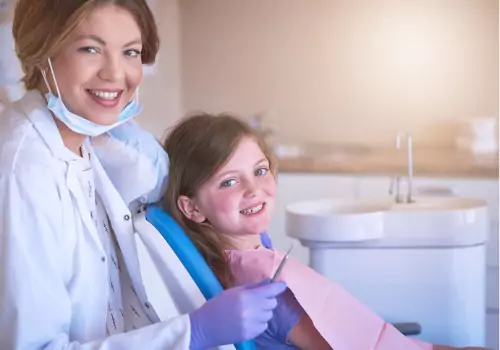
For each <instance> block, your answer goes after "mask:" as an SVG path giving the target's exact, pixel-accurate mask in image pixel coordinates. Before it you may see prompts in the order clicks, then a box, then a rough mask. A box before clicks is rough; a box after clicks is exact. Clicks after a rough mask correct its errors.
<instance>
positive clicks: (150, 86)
mask: <svg viewBox="0 0 500 350" xmlns="http://www.w3.org/2000/svg"><path fill="white" fill-rule="evenodd" d="M149 3H150V6H151V9H152V11H153V12H154V15H155V18H156V21H157V23H158V26H159V35H160V40H161V45H160V52H159V55H158V58H157V61H156V64H155V65H154V66H153V67H152V69H147V68H146V69H145V74H144V79H143V82H142V85H141V86H140V88H139V99H140V101H141V103H143V105H144V111H143V113H142V115H141V116H140V117H139V118H138V121H139V122H140V123H141V124H142V125H143V126H144V127H145V128H147V129H148V130H149V131H151V132H153V134H154V135H155V136H156V137H158V138H161V137H162V136H163V135H164V134H165V131H166V129H167V128H168V127H170V126H171V125H172V124H173V123H174V122H175V121H176V120H177V119H178V118H179V117H180V116H181V115H182V95H181V94H182V91H181V85H182V84H181V57H180V32H179V30H180V14H179V1H178V0H156V1H149Z"/></svg>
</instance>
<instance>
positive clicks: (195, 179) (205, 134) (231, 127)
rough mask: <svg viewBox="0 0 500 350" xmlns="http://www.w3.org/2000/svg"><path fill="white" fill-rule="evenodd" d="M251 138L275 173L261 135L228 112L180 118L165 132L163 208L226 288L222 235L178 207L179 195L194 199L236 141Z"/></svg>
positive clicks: (229, 283) (228, 275)
mask: <svg viewBox="0 0 500 350" xmlns="http://www.w3.org/2000/svg"><path fill="white" fill-rule="evenodd" d="M246 137H250V138H253V139H254V140H255V141H256V142H257V144H258V145H259V146H260V148H261V150H262V152H263V153H264V155H265V156H266V157H267V159H268V161H269V163H270V169H271V172H272V173H273V174H274V173H275V169H276V165H275V161H274V159H273V157H272V155H271V153H270V152H269V149H268V147H267V145H266V144H265V142H264V140H263V138H261V137H260V135H259V134H258V133H257V132H255V131H254V130H253V129H252V128H251V127H250V126H249V125H248V124H247V123H245V122H244V121H242V120H240V119H238V118H237V117H235V116H232V115H229V114H220V115H209V114H197V115H193V116H190V117H188V118H186V119H184V120H181V121H180V123H179V124H177V125H176V126H175V127H174V128H173V129H172V130H171V132H170V133H169V134H168V135H167V137H166V140H165V142H164V148H165V151H166V152H167V153H168V156H169V159H170V170H169V180H168V185H167V190H166V193H165V196H164V198H163V206H164V209H165V210H166V211H167V212H168V213H169V214H170V215H171V216H172V217H173V218H174V219H175V220H176V221H177V222H178V223H179V224H180V225H181V226H182V228H183V229H184V230H185V231H186V233H187V235H188V236H189V237H190V238H191V240H192V241H193V243H194V245H195V246H196V248H197V249H198V250H199V252H200V253H201V255H202V256H203V257H204V258H205V260H206V261H207V263H208V265H209V266H210V267H211V269H212V271H214V273H215V275H216V276H217V278H218V279H219V281H220V283H221V284H222V285H223V286H224V287H225V288H229V287H231V286H232V285H233V282H234V279H233V275H232V273H231V270H230V267H229V264H228V260H227V257H226V253H225V249H228V248H230V247H229V246H228V244H227V242H225V241H224V238H223V237H224V236H223V235H221V234H220V233H219V232H217V231H216V230H215V229H214V228H213V227H212V226H211V225H210V224H209V223H201V224H200V223H197V222H194V221H192V220H190V219H188V218H186V217H185V216H184V215H183V214H182V212H181V211H180V210H179V208H178V205H177V200H178V199H179V197H180V196H187V197H189V198H193V197H194V196H195V195H196V193H197V191H198V189H199V188H200V187H201V186H202V185H203V184H204V183H205V182H206V181H208V180H209V179H210V178H211V177H212V176H213V175H214V174H215V173H216V172H217V171H218V170H219V169H220V168H221V167H222V166H224V164H225V163H226V162H227V161H228V160H229V158H230V157H231V155H232V154H233V153H234V151H235V149H236V147H237V146H238V144H239V142H240V141H241V140H242V139H243V138H246Z"/></svg>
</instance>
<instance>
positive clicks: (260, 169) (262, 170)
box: [255, 168, 269, 176]
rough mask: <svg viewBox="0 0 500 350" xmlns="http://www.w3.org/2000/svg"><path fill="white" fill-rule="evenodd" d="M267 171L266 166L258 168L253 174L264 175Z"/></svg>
mask: <svg viewBox="0 0 500 350" xmlns="http://www.w3.org/2000/svg"><path fill="white" fill-rule="evenodd" d="M268 172H269V169H268V168H259V169H257V170H255V176H264V175H266V174H267V173H268Z"/></svg>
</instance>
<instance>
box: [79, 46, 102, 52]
mask: <svg viewBox="0 0 500 350" xmlns="http://www.w3.org/2000/svg"><path fill="white" fill-rule="evenodd" d="M78 51H81V52H86V53H98V50H97V48H95V47H92V46H87V47H82V48H80V49H78Z"/></svg>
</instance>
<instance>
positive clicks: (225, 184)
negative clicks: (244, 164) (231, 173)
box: [220, 179, 236, 187]
mask: <svg viewBox="0 0 500 350" xmlns="http://www.w3.org/2000/svg"><path fill="white" fill-rule="evenodd" d="M234 185H236V180H235V179H229V180H226V181H223V182H222V183H221V184H220V187H231V186H234Z"/></svg>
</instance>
